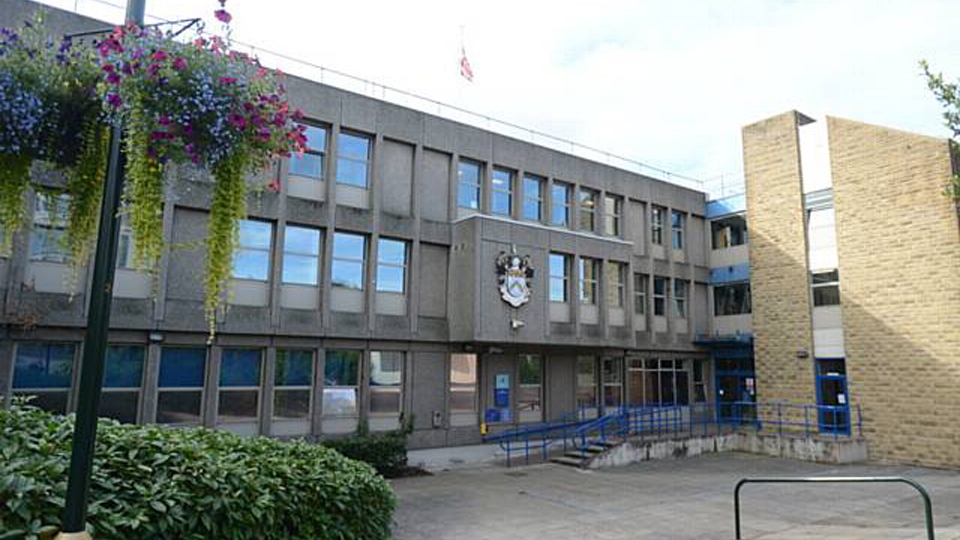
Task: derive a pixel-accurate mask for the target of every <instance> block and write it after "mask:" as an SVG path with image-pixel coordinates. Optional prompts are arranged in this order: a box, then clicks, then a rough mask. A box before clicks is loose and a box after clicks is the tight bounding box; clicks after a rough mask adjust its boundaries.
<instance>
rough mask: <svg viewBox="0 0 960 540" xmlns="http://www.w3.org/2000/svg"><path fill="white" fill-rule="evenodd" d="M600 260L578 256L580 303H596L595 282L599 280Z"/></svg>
mask: <svg viewBox="0 0 960 540" xmlns="http://www.w3.org/2000/svg"><path fill="white" fill-rule="evenodd" d="M599 274H600V261H598V260H596V259H590V258H588V257H581V258H580V303H581V304H596V303H597V283H598V282H599V280H600V275H599Z"/></svg>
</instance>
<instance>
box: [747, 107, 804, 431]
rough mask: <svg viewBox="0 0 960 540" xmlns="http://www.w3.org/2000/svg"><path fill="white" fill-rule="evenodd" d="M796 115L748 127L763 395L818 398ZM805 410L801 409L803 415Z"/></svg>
mask: <svg viewBox="0 0 960 540" xmlns="http://www.w3.org/2000/svg"><path fill="white" fill-rule="evenodd" d="M798 121H799V120H798V114H797V113H796V112H788V113H784V114H781V115H779V116H775V117H773V118H770V119H767V120H763V121H761V122H757V123H755V124H751V125H749V126H746V127H745V128H743V163H744V175H745V177H746V190H747V192H746V196H747V229H748V230H749V231H750V242H749V246H750V265H751V270H750V272H751V274H750V287H751V293H752V295H753V332H754V358H755V364H756V376H757V397H758V399H759V400H760V401H762V402H777V401H785V402H792V403H807V404H812V403H815V402H816V389H815V388H814V376H813V360H812V359H811V358H809V357H808V358H797V352H798V351H801V350H802V351H807V353H808V354H812V350H813V346H812V345H813V336H812V328H811V311H810V293H809V282H808V279H809V278H808V272H807V242H806V233H805V224H804V221H805V220H804V208H803V193H802V186H801V177H800V159H799V158H800V150H799V139H798V135H797V126H798ZM800 414H802V413H800Z"/></svg>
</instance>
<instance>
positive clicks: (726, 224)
mask: <svg viewBox="0 0 960 540" xmlns="http://www.w3.org/2000/svg"><path fill="white" fill-rule="evenodd" d="M734 222H738V223H742V225H743V226H742V227H735V226H734V224H733V223H734ZM734 230H738V231H739V232H738V233H737V234H736V235H735V234H734ZM720 239H722V241H718V240H720ZM735 239H736V240H739V242H735ZM749 241H750V236H749V232H748V230H747V219H746V217H744V216H743V215H740V214H735V215H730V216H724V217H722V218H717V219H714V220H712V221H711V222H710V248H711V249H712V250H719V249H730V248H732V247H736V246H742V245H745V244H747V243H748V242H749ZM719 244H724V245H719Z"/></svg>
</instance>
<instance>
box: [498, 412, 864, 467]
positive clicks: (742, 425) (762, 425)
mask: <svg viewBox="0 0 960 540" xmlns="http://www.w3.org/2000/svg"><path fill="white" fill-rule="evenodd" d="M743 430H753V431H755V432H764V433H773V432H776V433H777V434H778V435H784V434H800V433H802V434H804V435H805V436H808V437H809V436H812V435H814V434H819V435H824V436H829V437H832V438H835V439H839V438H841V437H850V436H852V435H854V434H855V435H857V436H860V435H862V433H863V429H862V419H861V415H860V407H859V406H858V405H857V406H829V405H806V404H792V403H754V402H729V403H720V404H719V405H716V404H712V403H697V404H693V405H668V406H659V407H653V406H650V407H623V408H618V409H616V410H614V411H613V412H608V413H607V414H605V415H603V416H600V417H598V418H594V419H589V420H584V419H583V411H573V412H570V413H567V414H565V415H563V416H561V417H559V418H557V419H556V420H552V421H550V422H544V423H538V424H531V425H526V426H519V427H515V428H510V429H507V430H505V431H502V432H500V433H498V434H495V435H490V436H487V437H484V441H485V442H488V443H497V444H499V446H500V448H501V449H502V450H503V451H504V453H505V454H506V460H507V466H510V464H511V459H512V458H513V456H515V455H517V454H518V453H521V454H522V455H523V457H524V461H525V462H526V463H529V462H530V456H531V452H534V453H537V452H539V453H540V455H541V457H542V458H543V459H546V458H547V455H548V453H549V450H550V448H551V447H553V446H555V445H560V446H562V448H563V451H564V452H566V451H567V448H568V446H569V445H573V446H574V448H576V450H577V451H578V452H579V453H580V456H581V457H584V458H585V457H586V456H587V454H588V452H589V449H590V447H591V446H595V445H606V444H609V443H611V442H615V441H620V440H624V439H626V438H628V437H630V438H640V439H641V440H642V439H646V438H655V439H659V438H666V437H671V438H675V437H680V436H690V437H693V436H707V435H712V434H721V433H733V432H737V431H743Z"/></svg>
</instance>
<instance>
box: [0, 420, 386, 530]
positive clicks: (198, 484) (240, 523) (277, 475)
mask: <svg viewBox="0 0 960 540" xmlns="http://www.w3.org/2000/svg"><path fill="white" fill-rule="evenodd" d="M72 433H73V417H72V416H70V417H63V416H57V415H52V414H49V413H46V412H43V411H40V410H38V409H36V408H33V407H27V406H18V405H14V406H13V407H12V408H10V409H9V410H0V538H2V539H3V540H7V539H8V538H9V539H18V538H25V539H34V538H38V537H39V538H47V537H49V536H51V535H52V533H53V532H55V531H56V529H57V526H58V525H59V523H60V519H61V513H62V509H63V505H64V495H65V493H66V483H67V480H66V479H67V471H68V468H69V460H70V455H69V448H70V439H71V437H72ZM395 506H396V500H395V498H394V495H393V492H392V491H391V489H390V487H389V485H388V484H387V482H386V481H385V480H384V479H383V478H382V477H380V476H379V475H377V474H376V473H375V471H374V470H373V469H372V468H371V467H370V466H368V465H366V464H363V463H359V462H357V461H353V460H351V459H347V458H344V457H343V456H341V455H340V454H338V453H337V452H335V451H333V450H331V449H329V448H325V447H323V446H320V445H315V444H309V443H306V442H302V441H294V442H281V441H276V440H273V439H268V438H264V437H251V438H242V437H238V436H236V435H232V434H229V433H225V432H222V431H214V430H209V429H204V428H190V429H172V428H163V427H158V426H130V425H121V424H119V423H117V422H114V421H112V420H103V419H101V420H100V424H99V428H98V438H97V452H96V456H95V458H94V470H93V477H92V483H91V488H90V506H89V517H88V526H89V530H90V532H91V533H92V534H93V535H94V537H95V538H96V539H97V540H108V539H114V538H118V539H119V538H132V537H138V538H158V539H197V540H200V539H209V538H217V539H227V540H233V539H257V540H261V539H287V538H318V539H330V540H355V539H356V540H376V539H384V538H389V536H390V522H391V519H392V515H393V511H394V508H395Z"/></svg>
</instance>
